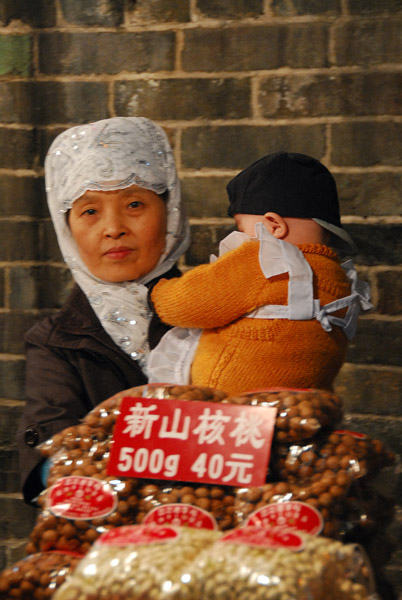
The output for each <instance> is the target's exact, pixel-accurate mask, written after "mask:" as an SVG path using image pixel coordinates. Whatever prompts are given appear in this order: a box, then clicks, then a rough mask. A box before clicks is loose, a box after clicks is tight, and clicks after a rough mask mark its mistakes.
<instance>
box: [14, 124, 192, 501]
mask: <svg viewBox="0 0 402 600" xmlns="http://www.w3.org/2000/svg"><path fill="white" fill-rule="evenodd" d="M45 179H46V191H47V196H48V204H49V210H50V214H51V217H52V220H53V224H54V227H55V230H56V234H57V238H58V242H59V245H60V249H61V252H62V254H63V257H64V260H65V261H66V263H67V265H68V266H69V268H70V270H71V273H72V275H73V277H74V279H75V283H76V285H75V287H74V289H73V291H72V293H71V295H70V297H69V298H68V300H67V302H66V303H65V305H64V307H63V308H62V309H61V310H60V311H59V312H58V313H57V314H55V315H54V316H51V317H49V318H47V319H45V320H43V321H41V322H39V323H38V324H36V325H35V326H34V327H33V328H32V329H31V330H30V331H28V333H27V335H26V348H27V372H26V406H25V410H24V414H23V418H22V421H21V424H20V428H19V432H18V444H19V452H20V463H21V478H22V491H23V494H24V498H25V500H26V501H27V502H30V501H32V500H34V499H35V498H36V496H37V495H38V493H40V491H41V490H42V489H43V487H44V485H43V479H44V476H43V472H42V471H43V464H42V463H43V459H42V458H41V455H40V453H39V452H38V450H37V449H36V448H35V447H36V446H37V445H38V444H40V443H42V442H43V441H45V440H46V439H48V438H50V437H51V436H52V435H54V434H55V433H57V432H58V431H61V430H62V429H65V428H66V427H69V426H71V425H74V424H76V423H77V422H78V421H79V420H80V419H81V418H82V417H84V416H85V414H86V413H87V412H88V411H90V410H91V409H92V408H93V407H94V406H96V405H97V404H99V403H100V402H102V401H103V400H105V399H106V398H108V397H110V396H112V395H113V394H115V393H116V392H118V391H121V390H123V389H127V388H129V387H133V386H137V385H142V384H144V383H146V381H147V377H146V372H145V365H146V359H147V355H148V353H149V349H150V348H152V347H154V346H155V345H156V344H157V342H158V341H159V339H160V338H161V336H162V335H163V334H164V333H165V331H166V326H165V325H163V324H162V323H161V322H160V321H159V319H158V318H157V316H156V315H152V313H151V312H150V310H149V305H148V294H149V291H150V290H151V289H152V287H153V286H154V285H155V284H156V283H157V281H158V280H159V279H160V278H161V276H163V277H164V278H171V277H177V276H179V275H180V272H179V271H178V269H177V267H176V266H175V263H176V261H177V259H178V258H179V257H180V256H181V255H182V254H183V253H184V252H185V250H186V249H187V247H188V244H189V228H188V223H187V221H186V219H185V218H184V216H183V211H182V207H181V198H180V185H179V182H178V179H177V174H176V168H175V163H174V158H173V153H172V150H171V148H170V145H169V142H168V140H167V136H166V134H165V133H164V132H163V130H162V129H161V128H160V127H158V126H157V125H155V124H154V123H153V122H152V121H149V120H148V119H145V118H139V117H138V118H136V117H128V118H122V117H116V118H112V119H105V120H102V121H98V122H96V123H90V124H88V125H84V126H78V127H73V128H71V129H68V130H67V131H64V132H63V133H62V134H61V135H59V136H58V137H57V138H56V139H55V140H54V142H53V144H52V145H51V147H50V150H49V153H48V155H47V157H46V161H45Z"/></svg>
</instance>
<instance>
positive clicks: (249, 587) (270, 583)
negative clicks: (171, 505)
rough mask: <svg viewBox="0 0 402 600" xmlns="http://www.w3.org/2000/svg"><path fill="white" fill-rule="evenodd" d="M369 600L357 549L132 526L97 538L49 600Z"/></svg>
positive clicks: (278, 536) (280, 534)
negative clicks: (111, 599)
mask: <svg viewBox="0 0 402 600" xmlns="http://www.w3.org/2000/svg"><path fill="white" fill-rule="evenodd" d="M104 597H107V598H113V599H114V598H116V600H117V599H119V600H143V599H145V598H153V600H167V599H170V600H194V599H197V600H215V599H216V600H218V599H219V600H234V599H235V598H236V599H237V598H242V599H244V600H246V599H250V600H251V599H252V598H259V599H260V600H274V599H281V600H285V599H288V600H290V599H296V598H297V599H300V598H306V599H307V598H308V599H309V600H369V599H370V600H375V598H376V596H375V595H374V593H373V584H372V579H371V573H370V567H369V565H368V563H367V560H366V559H365V557H364V555H363V554H362V552H361V550H360V549H359V548H358V547H357V546H355V545H352V544H348V545H346V544H341V543H339V542H336V541H334V540H329V539H326V538H323V537H314V536H308V535H306V534H304V535H299V534H295V533H293V534H292V533H289V532H287V531H284V530H281V529H277V530H276V532H275V533H272V532H269V533H268V531H264V530H263V529H261V528H246V529H238V530H232V531H231V532H228V534H226V535H224V534H222V533H220V532H216V531H215V532H214V531H210V530H195V529H193V530H191V529H188V528H182V527H171V526H152V527H149V526H134V527H127V528H121V531H120V532H119V531H118V530H111V531H110V532H109V533H107V534H105V535H104V536H101V537H100V538H99V540H98V541H97V542H96V543H95V545H94V547H93V549H92V550H91V552H89V553H88V554H87V556H86V557H85V559H84V560H83V561H82V562H81V564H80V565H79V567H78V568H77V570H76V572H75V574H74V577H72V578H71V579H70V580H69V581H68V582H66V583H65V584H64V585H63V586H62V587H61V588H60V589H59V590H58V592H57V594H55V600H95V599H97V598H104Z"/></svg>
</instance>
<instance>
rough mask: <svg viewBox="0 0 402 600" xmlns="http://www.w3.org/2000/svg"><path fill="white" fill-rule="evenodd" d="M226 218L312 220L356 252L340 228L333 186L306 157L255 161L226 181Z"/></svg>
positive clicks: (276, 156) (323, 169) (286, 154)
mask: <svg viewBox="0 0 402 600" xmlns="http://www.w3.org/2000/svg"><path fill="white" fill-rule="evenodd" d="M226 189H227V192H228V195H229V202H230V205H229V209H228V214H229V216H231V217H232V216H233V215H235V214H236V213H240V214H251V215H264V214H265V213H266V212H275V213H277V214H278V215H280V216H281V217H284V218H286V217H293V218H298V219H313V220H314V221H316V222H317V223H319V224H320V225H321V226H322V227H324V228H326V229H328V230H329V231H331V233H333V234H334V235H335V236H337V237H338V239H339V242H341V241H342V243H339V244H338V245H339V247H340V248H344V249H347V250H348V251H352V252H356V246H355V244H354V242H353V240H352V238H351V237H350V236H349V234H348V233H347V232H346V231H345V230H344V229H343V228H342V225H341V220H340V212H339V201H338V193H337V189H336V183H335V180H334V178H333V176H332V175H331V173H330V172H329V171H328V169H327V168H326V167H325V166H324V165H323V164H322V163H320V161H318V160H316V159H315V158H312V157H311V156H307V155H305V154H297V153H291V152H276V153H274V154H269V155H268V156H264V157H263V158H260V160H257V161H256V162H254V163H253V164H251V165H250V166H249V167H247V168H246V169H244V170H243V171H241V172H240V173H239V174H238V175H236V177H235V178H234V179H232V180H231V181H229V183H228V185H227V187H226Z"/></svg>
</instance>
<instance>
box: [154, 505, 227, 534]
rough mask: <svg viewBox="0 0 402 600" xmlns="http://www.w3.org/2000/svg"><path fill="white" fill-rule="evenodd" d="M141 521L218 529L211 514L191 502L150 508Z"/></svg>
mask: <svg viewBox="0 0 402 600" xmlns="http://www.w3.org/2000/svg"><path fill="white" fill-rule="evenodd" d="M143 523H155V524H157V525H164V524H166V523H169V524H171V525H176V526H178V527H194V528H195V529H218V525H217V523H216V521H215V519H214V518H213V516H212V515H211V514H210V513H208V512H206V511H205V510H203V509H202V508H198V506H192V505H191V504H164V505H163V506H157V507H156V508H154V509H152V510H151V511H150V512H149V513H148V514H147V515H145V518H144V520H143Z"/></svg>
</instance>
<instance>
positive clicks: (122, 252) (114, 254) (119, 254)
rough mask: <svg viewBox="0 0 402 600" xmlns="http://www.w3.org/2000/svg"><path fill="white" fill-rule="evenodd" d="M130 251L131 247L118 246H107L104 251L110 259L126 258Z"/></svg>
mask: <svg viewBox="0 0 402 600" xmlns="http://www.w3.org/2000/svg"><path fill="white" fill-rule="evenodd" d="M132 251H133V249H132V248H127V247H125V246H119V247H118V248H109V250H107V251H106V252H105V255H106V256H107V257H108V258H111V259H112V260H121V259H123V258H126V256H128V255H129V254H130V253H131V252H132Z"/></svg>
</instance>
